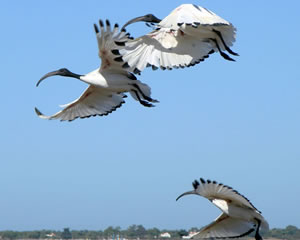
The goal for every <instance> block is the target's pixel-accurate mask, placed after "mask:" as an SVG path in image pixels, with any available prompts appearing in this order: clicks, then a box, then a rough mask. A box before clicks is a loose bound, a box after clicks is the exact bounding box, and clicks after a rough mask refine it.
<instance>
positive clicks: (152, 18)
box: [122, 14, 161, 29]
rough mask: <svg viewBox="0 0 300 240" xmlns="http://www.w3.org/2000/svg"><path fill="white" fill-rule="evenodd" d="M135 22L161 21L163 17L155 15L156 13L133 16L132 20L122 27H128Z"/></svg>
mask: <svg viewBox="0 0 300 240" xmlns="http://www.w3.org/2000/svg"><path fill="white" fill-rule="evenodd" d="M135 22H150V23H159V22H161V19H159V18H157V17H155V16H154V15H152V14H151V15H150V16H149V14H147V15H145V16H141V17H136V18H133V19H131V20H129V21H128V22H127V23H125V24H124V26H123V27H122V29H124V28H125V27H127V26H128V25H130V24H132V23H135Z"/></svg>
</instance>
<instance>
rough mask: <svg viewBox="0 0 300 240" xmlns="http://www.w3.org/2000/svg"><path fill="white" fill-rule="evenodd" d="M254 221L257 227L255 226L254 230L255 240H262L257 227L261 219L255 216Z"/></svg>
mask: <svg viewBox="0 0 300 240" xmlns="http://www.w3.org/2000/svg"><path fill="white" fill-rule="evenodd" d="M255 219H256V221H257V228H256V232H255V239H256V240H263V238H262V236H260V234H259V228H260V224H261V221H260V220H259V219H257V218H255Z"/></svg>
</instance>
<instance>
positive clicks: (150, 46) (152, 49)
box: [117, 4, 238, 73]
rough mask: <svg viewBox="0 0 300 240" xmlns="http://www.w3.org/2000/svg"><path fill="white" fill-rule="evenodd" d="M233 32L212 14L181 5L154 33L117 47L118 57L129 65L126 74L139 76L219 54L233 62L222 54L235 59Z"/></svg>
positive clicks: (193, 6) (203, 9)
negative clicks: (140, 73) (148, 69)
mask: <svg viewBox="0 0 300 240" xmlns="http://www.w3.org/2000/svg"><path fill="white" fill-rule="evenodd" d="M149 16H151V14H148V15H146V16H144V17H138V18H135V19H132V20H131V21H129V22H128V23H126V24H125V25H124V26H127V25H129V24H131V23H133V22H137V21H146V20H145V19H148V22H150V21H151V20H149ZM152 16H153V15H152ZM155 18H156V17H155ZM235 31H236V29H235V28H234V26H233V25H232V24H231V23H230V22H228V21H226V20H224V19H223V18H221V17H219V16H218V15H216V14H215V13H213V12H212V11H210V10H208V9H206V8H203V7H200V6H196V5H193V4H183V5H181V6H179V7H177V8H176V9H175V10H173V11H172V12H171V13H170V14H169V15H168V16H167V17H165V18H164V19H163V20H162V21H161V22H159V23H158V24H157V26H156V30H154V31H152V32H150V33H148V34H146V35H144V36H142V37H140V38H136V39H133V40H126V41H119V42H117V44H118V45H119V46H122V48H121V49H120V50H119V54H120V55H121V56H122V59H123V61H124V62H126V63H128V65H126V66H127V67H128V70H130V71H132V72H134V73H139V72H141V71H143V70H144V68H145V67H149V66H152V68H153V69H157V68H161V69H172V68H179V67H180V68H183V67H189V66H194V65H195V64H197V63H200V62H201V61H203V60H204V59H205V58H208V56H209V54H212V53H214V52H220V54H221V55H222V57H224V58H225V59H227V60H231V61H233V59H232V58H231V57H229V56H228V55H227V54H226V53H225V52H223V51H227V52H229V53H230V54H232V55H238V54H236V53H235V52H233V51H232V50H231V49H230V48H229V47H230V46H232V45H233V42H234V41H235Z"/></svg>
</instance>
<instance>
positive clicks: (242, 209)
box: [176, 178, 269, 240]
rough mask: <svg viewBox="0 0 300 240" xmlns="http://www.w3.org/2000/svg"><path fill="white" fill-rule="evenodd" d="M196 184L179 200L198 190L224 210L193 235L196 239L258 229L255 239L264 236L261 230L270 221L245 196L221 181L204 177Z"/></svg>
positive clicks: (226, 236)
mask: <svg viewBox="0 0 300 240" xmlns="http://www.w3.org/2000/svg"><path fill="white" fill-rule="evenodd" d="M193 187H194V190H192V191H188V192H185V193H183V194H181V195H180V196H179V197H178V198H177V199H176V201H177V200H178V199H180V198H181V197H183V196H185V195H188V194H196V195H199V196H202V197H205V198H207V199H208V200H209V201H211V202H212V203H213V204H214V205H215V206H216V207H218V208H219V209H220V210H221V211H222V213H221V215H220V216H218V217H217V218H216V219H215V220H214V221H213V222H212V223H210V224H208V225H207V226H205V227H203V228H202V229H201V230H200V231H199V232H198V233H197V234H195V235H193V236H192V238H193V239H208V238H209V239H211V238H217V239H220V238H239V237H243V236H246V235H248V234H250V233H252V232H254V231H255V239H256V240H262V237H261V235H260V234H259V230H260V229H264V230H268V229H269V224H268V222H267V221H266V220H265V219H264V217H263V216H262V215H261V212H260V211H259V210H257V208H255V207H254V206H253V204H252V203H251V202H250V201H249V200H248V199H247V198H246V197H244V196H243V195H242V194H240V193H239V192H237V191H236V190H234V189H232V188H231V187H228V186H226V185H223V184H222V183H217V182H216V181H210V180H204V179H203V178H200V182H199V181H197V180H195V181H194V182H193Z"/></svg>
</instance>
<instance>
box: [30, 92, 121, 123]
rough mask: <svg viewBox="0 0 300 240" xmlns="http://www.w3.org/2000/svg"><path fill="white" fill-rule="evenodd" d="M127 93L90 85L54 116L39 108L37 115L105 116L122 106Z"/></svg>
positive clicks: (56, 116) (41, 116)
mask: <svg viewBox="0 0 300 240" xmlns="http://www.w3.org/2000/svg"><path fill="white" fill-rule="evenodd" d="M125 97H126V95H125V94H123V93H120V94H117V93H115V92H111V91H107V90H105V89H102V88H97V87H95V86H89V87H88V88H87V89H86V90H85V91H84V93H83V94H82V95H81V96H80V97H79V98H78V99H76V100H75V101H73V102H71V103H68V104H66V105H63V106H62V107H64V109H63V110H61V111H59V112H57V113H56V114H54V115H52V116H45V115H43V114H42V113H41V112H40V111H39V110H38V109H37V108H36V109H35V111H36V113H37V115H38V116H39V117H40V118H44V119H50V120H51V119H60V120H61V121H72V120H74V119H76V118H79V117H80V118H87V117H91V116H97V115H99V116H103V115H108V114H109V113H111V112H113V111H115V110H116V109H117V108H119V107H121V105H122V104H123V103H125V101H124V100H123V98H125Z"/></svg>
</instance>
